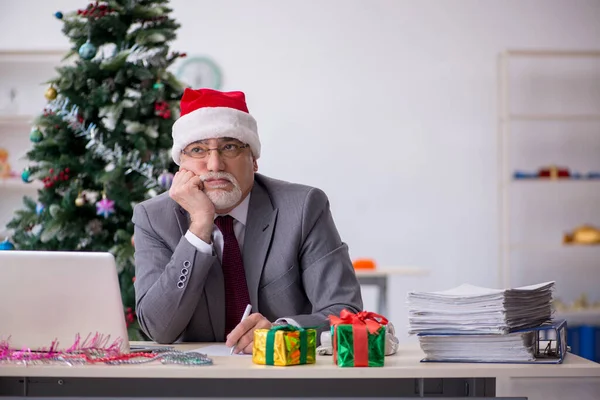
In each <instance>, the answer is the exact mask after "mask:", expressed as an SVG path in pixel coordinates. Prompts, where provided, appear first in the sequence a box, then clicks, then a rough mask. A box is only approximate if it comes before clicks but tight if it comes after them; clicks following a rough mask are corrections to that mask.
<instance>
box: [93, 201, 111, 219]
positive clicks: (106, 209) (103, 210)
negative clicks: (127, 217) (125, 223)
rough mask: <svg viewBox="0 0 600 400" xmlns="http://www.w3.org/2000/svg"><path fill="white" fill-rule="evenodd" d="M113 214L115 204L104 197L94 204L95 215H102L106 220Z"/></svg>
mask: <svg viewBox="0 0 600 400" xmlns="http://www.w3.org/2000/svg"><path fill="white" fill-rule="evenodd" d="M114 212H115V202H114V201H113V200H109V199H107V198H106V196H104V197H102V200H100V201H99V202H97V203H96V215H102V216H103V217H104V218H108V216H109V215H111V214H113V213H114Z"/></svg>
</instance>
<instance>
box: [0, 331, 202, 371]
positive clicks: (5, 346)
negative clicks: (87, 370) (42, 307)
mask: <svg viewBox="0 0 600 400" xmlns="http://www.w3.org/2000/svg"><path fill="white" fill-rule="evenodd" d="M9 342H10V339H9V340H5V341H1V342H0V364H11V363H14V364H24V365H35V364H55V363H64V364H67V365H69V366H72V365H85V364H99V363H102V364H109V365H120V364H143V363H149V362H153V361H160V362H161V363H162V364H183V365H210V364H212V359H210V358H208V357H207V356H206V355H205V354H202V353H198V352H183V351H177V350H172V349H171V348H167V347H157V348H155V349H152V350H151V351H150V352H131V353H124V352H122V351H121V348H122V345H123V340H122V339H117V340H115V341H113V342H112V343H110V344H109V342H110V336H108V337H107V336H104V335H100V334H95V335H94V336H92V335H91V334H90V335H88V336H87V338H86V339H85V340H81V336H80V335H77V336H76V338H75V342H74V343H73V345H72V346H71V347H69V348H68V349H66V350H62V351H61V350H58V341H56V340H55V341H53V342H52V344H51V345H50V347H48V348H42V349H37V350H31V349H21V350H18V349H14V348H11V347H10V343H9Z"/></svg>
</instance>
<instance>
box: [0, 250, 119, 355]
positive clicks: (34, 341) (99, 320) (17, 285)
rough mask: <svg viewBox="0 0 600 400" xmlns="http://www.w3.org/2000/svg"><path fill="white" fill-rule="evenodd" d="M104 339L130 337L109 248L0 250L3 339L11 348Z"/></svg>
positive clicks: (0, 332) (65, 346) (109, 341)
mask: <svg viewBox="0 0 600 400" xmlns="http://www.w3.org/2000/svg"><path fill="white" fill-rule="evenodd" d="M77 335H79V337H80V340H81V341H82V342H83V341H84V340H85V339H88V340H89V339H91V338H92V337H94V336H95V337H96V338H99V339H100V338H101V339H102V340H103V344H104V346H110V345H111V344H113V343H115V341H117V342H120V346H121V351H123V352H129V340H128V337H127V327H126V324H125V316H124V315H123V305H122V303H121V292H120V290H119V281H118V275H117V269H116V265H115V259H114V257H113V256H112V255H111V254H110V253H89V252H87V253H86V252H58V251H0V341H3V340H9V346H10V347H11V348H17V349H22V348H29V349H31V350H39V349H42V348H46V349H48V348H49V347H50V346H51V345H52V343H53V342H54V341H58V349H61V350H64V349H68V348H69V347H71V346H72V345H73V344H74V343H75V340H76V338H77Z"/></svg>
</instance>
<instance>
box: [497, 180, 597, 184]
mask: <svg viewBox="0 0 600 400" xmlns="http://www.w3.org/2000/svg"><path fill="white" fill-rule="evenodd" d="M511 183H516V184H517V185H523V184H532V185H544V184H546V185H561V184H566V185H585V184H588V185H598V184H600V179H511V180H509V181H505V184H511Z"/></svg>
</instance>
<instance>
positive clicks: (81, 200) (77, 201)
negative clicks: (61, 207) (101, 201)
mask: <svg viewBox="0 0 600 400" xmlns="http://www.w3.org/2000/svg"><path fill="white" fill-rule="evenodd" d="M84 204H85V199H84V198H83V196H82V195H81V193H80V194H79V196H77V198H76V199H75V205H76V206H77V207H81V206H82V205H84Z"/></svg>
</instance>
